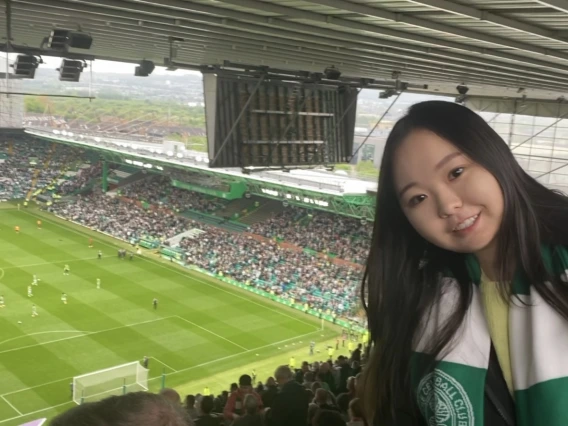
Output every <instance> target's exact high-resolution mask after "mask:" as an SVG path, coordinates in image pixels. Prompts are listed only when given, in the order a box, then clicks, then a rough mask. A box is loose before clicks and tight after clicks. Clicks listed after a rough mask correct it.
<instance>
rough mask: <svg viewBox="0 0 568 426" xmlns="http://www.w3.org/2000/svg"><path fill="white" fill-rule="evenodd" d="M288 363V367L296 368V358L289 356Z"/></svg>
mask: <svg viewBox="0 0 568 426" xmlns="http://www.w3.org/2000/svg"><path fill="white" fill-rule="evenodd" d="M289 365H290V368H291V369H292V370H294V369H295V368H296V358H294V357H291V358H290V364H289Z"/></svg>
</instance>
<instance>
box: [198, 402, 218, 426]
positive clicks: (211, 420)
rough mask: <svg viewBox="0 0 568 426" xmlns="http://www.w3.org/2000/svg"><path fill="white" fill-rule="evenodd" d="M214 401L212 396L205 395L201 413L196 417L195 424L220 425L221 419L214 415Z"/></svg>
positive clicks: (200, 407) (201, 425) (200, 425)
mask: <svg viewBox="0 0 568 426" xmlns="http://www.w3.org/2000/svg"><path fill="white" fill-rule="evenodd" d="M213 406H214V401H213V397H212V396H204V397H203V398H202V399H201V402H200V404H199V410H200V411H201V415H200V416H199V417H197V419H195V426H220V425H221V419H220V418H219V417H216V416H213V415H212V414H211V413H212V412H213Z"/></svg>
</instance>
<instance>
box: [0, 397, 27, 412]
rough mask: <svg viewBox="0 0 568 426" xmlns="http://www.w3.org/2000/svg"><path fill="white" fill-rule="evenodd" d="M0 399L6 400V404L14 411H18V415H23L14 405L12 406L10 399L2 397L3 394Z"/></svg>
mask: <svg viewBox="0 0 568 426" xmlns="http://www.w3.org/2000/svg"><path fill="white" fill-rule="evenodd" d="M2 399H3V400H4V401H6V404H8V405H9V406H10V407H12V409H13V410H14V411H15V412H16V413H18V414H19V415H20V416H23V414H22V412H21V411H20V410H18V409H17V408H16V407H14V405H12V403H11V402H10V401H8V400H7V399H6V398H4V397H3V396H2Z"/></svg>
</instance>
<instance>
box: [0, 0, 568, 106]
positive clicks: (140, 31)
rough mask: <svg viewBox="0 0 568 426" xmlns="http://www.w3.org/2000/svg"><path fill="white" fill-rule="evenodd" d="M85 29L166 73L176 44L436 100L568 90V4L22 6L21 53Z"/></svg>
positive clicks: (562, 0) (561, 0) (98, 44)
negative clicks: (397, 86)
mask: <svg viewBox="0 0 568 426" xmlns="http://www.w3.org/2000/svg"><path fill="white" fill-rule="evenodd" d="M2 7H5V6H4V5H2ZM78 26H80V28H81V29H82V30H83V31H86V32H89V33H91V35H92V36H93V39H94V44H93V47H92V48H91V50H90V51H88V52H87V53H89V54H93V55H95V57H97V58H101V59H114V60H123V61H139V60H141V59H151V60H154V61H155V63H156V64H162V63H163V60H164V57H167V56H168V42H167V39H168V36H177V37H182V38H184V39H185V41H184V42H183V43H181V44H180V48H179V51H178V56H177V58H176V61H177V62H183V63H187V64H193V65H205V64H222V62H223V61H224V60H229V61H232V62H236V63H238V62H242V63H246V64H253V65H263V64H264V65H269V66H273V67H278V68H286V69H292V70H308V71H319V72H321V71H323V69H324V68H325V67H327V66H329V65H335V66H337V67H338V68H339V69H340V70H341V71H342V73H343V75H345V76H354V77H369V78H374V79H384V80H388V81H392V73H393V71H400V72H401V73H402V74H401V79H402V80H403V81H407V82H410V83H415V84H428V85H429V90H428V91H429V92H434V93H436V92H438V93H451V94H455V86H456V84H457V83H465V84H467V85H469V87H470V93H469V94H470V95H488V96H518V94H517V92H518V91H519V89H520V88H524V89H526V90H525V91H524V93H525V94H526V95H527V96H529V97H532V98H547V99H556V98H558V97H559V96H561V95H563V94H565V93H568V1H567V0H547V1H530V0H525V1H522V0H453V1H449V0H413V1H404V0H401V1H392V0H390V1H389V0H349V1H347V0H310V1H303V0H262V1H258V0H193V1H187V0H160V1H135V0H49V1H46V0H12V42H13V43H14V44H16V45H28V46H30V47H39V46H40V44H41V41H42V39H43V38H44V37H45V36H47V35H49V32H50V31H51V29H52V28H54V27H61V28H67V29H72V30H76V29H77V28H78ZM0 32H1V33H2V34H6V22H5V21H3V22H1V23H0ZM76 52H85V51H80V50H76Z"/></svg>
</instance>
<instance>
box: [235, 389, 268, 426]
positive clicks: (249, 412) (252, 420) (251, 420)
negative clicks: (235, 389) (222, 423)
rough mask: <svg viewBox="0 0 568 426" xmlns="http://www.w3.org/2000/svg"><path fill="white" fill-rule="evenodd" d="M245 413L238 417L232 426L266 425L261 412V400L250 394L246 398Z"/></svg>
mask: <svg viewBox="0 0 568 426" xmlns="http://www.w3.org/2000/svg"><path fill="white" fill-rule="evenodd" d="M243 405H244V415H243V416H241V417H239V418H237V419H236V420H235V421H233V423H232V424H231V426H264V420H263V418H262V414H260V413H259V409H260V407H259V400H258V399H257V398H256V397H255V396H254V395H253V394H250V393H249V394H248V395H246V396H245V399H244V403H243Z"/></svg>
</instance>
